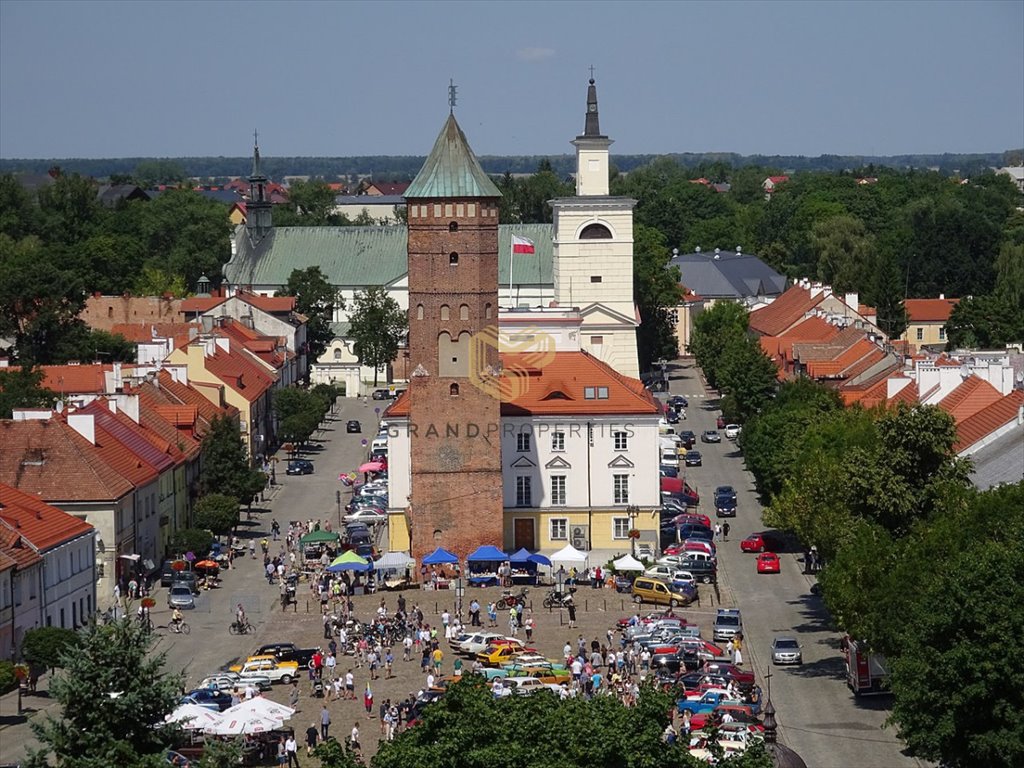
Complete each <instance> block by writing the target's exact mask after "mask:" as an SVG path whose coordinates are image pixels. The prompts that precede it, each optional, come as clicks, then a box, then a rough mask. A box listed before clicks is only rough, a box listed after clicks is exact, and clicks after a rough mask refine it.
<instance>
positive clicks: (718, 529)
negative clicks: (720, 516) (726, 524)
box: [715, 523, 722, 541]
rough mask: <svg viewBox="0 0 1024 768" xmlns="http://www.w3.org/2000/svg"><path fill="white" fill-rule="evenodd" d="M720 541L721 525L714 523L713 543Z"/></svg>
mask: <svg viewBox="0 0 1024 768" xmlns="http://www.w3.org/2000/svg"><path fill="white" fill-rule="evenodd" d="M721 540H722V524H721V523H715V541H721Z"/></svg>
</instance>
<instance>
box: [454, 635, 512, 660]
mask: <svg viewBox="0 0 1024 768" xmlns="http://www.w3.org/2000/svg"><path fill="white" fill-rule="evenodd" d="M502 637H504V635H501V634H498V633H497V632H477V633H476V634H474V635H471V636H470V637H469V638H468V639H466V640H463V641H462V642H460V643H459V650H458V653H464V654H466V655H467V656H476V654H478V653H480V651H482V650H484V649H485V648H486V647H487V646H488V645H490V644H491V643H492V642H494V641H495V640H498V639H500V638H502Z"/></svg>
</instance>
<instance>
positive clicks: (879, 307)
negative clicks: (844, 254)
mask: <svg viewBox="0 0 1024 768" xmlns="http://www.w3.org/2000/svg"><path fill="white" fill-rule="evenodd" d="M874 264H875V266H874V269H873V270H872V274H871V276H870V278H868V280H867V288H866V293H865V296H864V299H865V301H867V302H868V303H870V304H872V305H873V306H874V307H875V311H876V312H877V313H878V315H877V316H878V327H879V328H880V329H881V330H882V332H883V333H884V334H885V335H886V336H888V337H889V338H890V339H898V338H899V337H900V336H901V335H903V331H904V330H905V329H906V327H907V310H906V308H905V307H904V305H903V295H904V293H903V292H904V289H905V286H904V284H903V279H902V276H901V275H900V270H899V266H898V265H897V263H896V258H895V257H894V256H891V255H883V254H881V253H880V254H878V255H877V256H876V258H875V262H874Z"/></svg>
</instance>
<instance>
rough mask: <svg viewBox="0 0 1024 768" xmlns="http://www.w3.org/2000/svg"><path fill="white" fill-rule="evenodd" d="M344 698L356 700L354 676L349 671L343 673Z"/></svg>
mask: <svg viewBox="0 0 1024 768" xmlns="http://www.w3.org/2000/svg"><path fill="white" fill-rule="evenodd" d="M345 698H346V699H352V701H355V700H356V676H355V675H354V674H352V670H351V669H349V671H348V672H346V673H345Z"/></svg>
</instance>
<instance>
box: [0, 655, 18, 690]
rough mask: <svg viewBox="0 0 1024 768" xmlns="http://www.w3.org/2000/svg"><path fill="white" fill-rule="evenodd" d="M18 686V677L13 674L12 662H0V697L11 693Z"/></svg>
mask: <svg viewBox="0 0 1024 768" xmlns="http://www.w3.org/2000/svg"><path fill="white" fill-rule="evenodd" d="M17 684H18V677H17V675H15V673H14V662H13V661H0V695H3V694H5V693H7V692H8V691H13V690H14V686H16V685H17Z"/></svg>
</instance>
